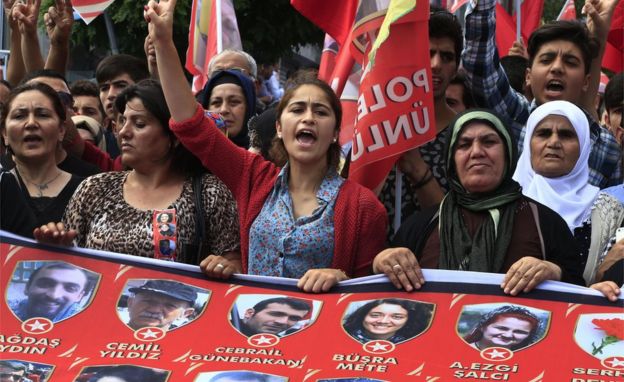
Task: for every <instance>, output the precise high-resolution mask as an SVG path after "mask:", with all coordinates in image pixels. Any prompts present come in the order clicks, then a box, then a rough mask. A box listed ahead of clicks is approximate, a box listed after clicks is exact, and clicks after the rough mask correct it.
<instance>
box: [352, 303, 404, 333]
mask: <svg viewBox="0 0 624 382" xmlns="http://www.w3.org/2000/svg"><path fill="white" fill-rule="evenodd" d="M407 318H408V312H407V310H406V309H405V308H403V307H402V306H401V305H395V304H381V305H377V306H376V307H374V308H373V309H371V310H369V311H368V313H367V314H366V317H364V322H363V323H362V326H363V327H364V330H366V331H367V332H368V334H369V336H370V337H371V338H374V339H381V340H385V339H388V338H390V337H392V336H393V335H394V333H396V332H397V331H399V330H400V329H401V328H402V327H403V326H405V323H406V322H407Z"/></svg>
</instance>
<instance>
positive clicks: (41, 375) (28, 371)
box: [0, 359, 54, 382]
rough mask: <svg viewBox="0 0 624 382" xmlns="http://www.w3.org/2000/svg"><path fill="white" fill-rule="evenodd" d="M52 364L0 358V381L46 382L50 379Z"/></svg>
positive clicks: (52, 369)
mask: <svg viewBox="0 0 624 382" xmlns="http://www.w3.org/2000/svg"><path fill="white" fill-rule="evenodd" d="M53 371H54V366H52V365H46V364H43V363H34V362H30V361H21V360H17V359H5V360H0V381H1V382H5V381H7V382H27V381H33V382H34V381H37V382H46V381H49V380H50V377H51V376H52V372H53Z"/></svg>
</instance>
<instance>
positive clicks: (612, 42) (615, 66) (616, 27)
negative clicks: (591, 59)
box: [602, 1, 624, 73]
mask: <svg viewBox="0 0 624 382" xmlns="http://www.w3.org/2000/svg"><path fill="white" fill-rule="evenodd" d="M623 60H624V1H620V2H619V3H618V4H617V5H616V7H615V11H614V13H613V18H612V19H611V28H610V29H609V34H608V35H607V46H606V48H605V54H604V57H603V59H602V67H603V68H607V69H609V70H611V71H612V72H616V73H619V72H621V71H624V62H623Z"/></svg>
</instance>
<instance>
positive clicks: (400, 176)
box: [392, 164, 403, 233]
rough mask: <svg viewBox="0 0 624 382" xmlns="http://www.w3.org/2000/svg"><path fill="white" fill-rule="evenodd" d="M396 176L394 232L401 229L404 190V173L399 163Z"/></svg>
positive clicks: (396, 165)
mask: <svg viewBox="0 0 624 382" xmlns="http://www.w3.org/2000/svg"><path fill="white" fill-rule="evenodd" d="M394 168H395V174H396V176H395V178H394V221H393V222H392V225H393V228H394V233H396V232H397V231H398V230H399V227H400V226H401V204H402V201H401V197H402V193H401V191H402V190H403V173H402V172H401V170H400V169H399V165H398V164H395V165H394Z"/></svg>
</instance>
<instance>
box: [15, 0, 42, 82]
mask: <svg viewBox="0 0 624 382" xmlns="http://www.w3.org/2000/svg"><path fill="white" fill-rule="evenodd" d="M40 7H41V0H27V1H26V2H23V3H17V4H15V5H14V6H13V12H12V16H13V18H14V19H16V20H17V23H18V26H19V31H20V34H21V36H22V39H21V49H22V59H23V60H24V68H25V70H26V73H29V72H32V71H33V70H38V69H43V67H44V63H43V57H42V56H41V50H40V48H39V37H38V36H37V20H38V18H39V8H40Z"/></svg>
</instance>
